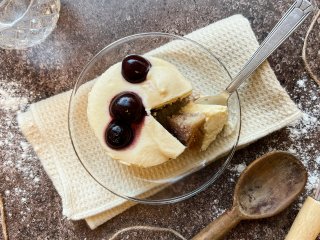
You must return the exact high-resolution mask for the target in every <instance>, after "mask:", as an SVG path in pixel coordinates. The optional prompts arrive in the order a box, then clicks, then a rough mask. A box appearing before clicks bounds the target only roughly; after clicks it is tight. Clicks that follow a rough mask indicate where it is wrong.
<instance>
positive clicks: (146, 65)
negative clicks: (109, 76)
mask: <svg viewBox="0 0 320 240" xmlns="http://www.w3.org/2000/svg"><path fill="white" fill-rule="evenodd" d="M150 68H151V63H150V62H149V61H148V60H147V59H145V58H144V57H142V56H140V55H128V56H127V57H125V58H124V59H123V60H122V68H121V73H122V76H123V77H124V79H125V80H127V81H128V82H130V83H141V82H143V81H144V80H146V78H147V74H148V72H149V70H150Z"/></svg>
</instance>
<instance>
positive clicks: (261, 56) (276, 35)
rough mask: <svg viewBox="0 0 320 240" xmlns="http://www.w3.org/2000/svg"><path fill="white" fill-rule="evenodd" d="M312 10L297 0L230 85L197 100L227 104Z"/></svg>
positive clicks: (306, 3)
mask: <svg viewBox="0 0 320 240" xmlns="http://www.w3.org/2000/svg"><path fill="white" fill-rule="evenodd" d="M312 10H313V6H312V4H311V3H310V2H309V1H307V0H297V1H296V2H295V3H294V4H293V5H292V6H291V7H290V8H289V10H288V11H287V12H286V14H285V15H284V16H283V17H282V18H281V19H280V21H279V22H278V23H277V25H276V26H275V27H274V28H273V29H272V31H271V32H270V33H269V35H268V36H267V37H266V39H265V40H264V41H263V43H261V45H260V47H259V48H258V49H257V51H256V52H255V53H254V54H253V55H252V57H251V58H250V59H249V61H248V62H247V63H246V64H245V65H244V66H243V68H242V70H241V71H240V72H239V73H238V75H237V76H236V77H235V78H234V79H233V81H232V82H231V83H230V84H229V86H228V87H227V88H226V89H225V90H224V91H222V92H221V93H220V94H218V95H215V96H206V97H201V98H199V99H197V100H196V101H195V102H196V103H199V104H216V105H225V106H227V104H228V99H229V97H230V95H231V94H232V93H233V92H234V91H236V90H237V89H238V87H239V86H240V85H241V84H242V83H243V82H244V81H245V80H246V79H247V78H248V77H249V76H250V75H251V74H252V73H253V72H254V71H255V70H256V69H257V68H258V67H259V66H260V64H261V63H262V62H263V61H264V60H266V59H267V57H269V56H270V54H271V53H273V51H274V50H275V49H277V48H278V47H279V46H280V44H281V43H283V42H284V40H286V39H287V38H288V37H289V36H290V34H291V33H292V32H294V31H295V30H296V28H297V27H298V26H299V25H300V24H301V23H302V22H303V21H304V20H305V19H306V17H307V16H308V15H309V14H310V12H311V11H312Z"/></svg>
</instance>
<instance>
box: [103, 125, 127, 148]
mask: <svg viewBox="0 0 320 240" xmlns="http://www.w3.org/2000/svg"><path fill="white" fill-rule="evenodd" d="M105 139H106V143H107V145H108V146H109V147H110V148H113V149H121V148H125V147H127V146H128V145H129V144H130V143H131V142H132V140H133V130H132V128H131V127H130V125H129V124H128V123H125V122H122V121H119V120H113V121H112V122H110V123H109V125H108V127H107V129H106V132H105Z"/></svg>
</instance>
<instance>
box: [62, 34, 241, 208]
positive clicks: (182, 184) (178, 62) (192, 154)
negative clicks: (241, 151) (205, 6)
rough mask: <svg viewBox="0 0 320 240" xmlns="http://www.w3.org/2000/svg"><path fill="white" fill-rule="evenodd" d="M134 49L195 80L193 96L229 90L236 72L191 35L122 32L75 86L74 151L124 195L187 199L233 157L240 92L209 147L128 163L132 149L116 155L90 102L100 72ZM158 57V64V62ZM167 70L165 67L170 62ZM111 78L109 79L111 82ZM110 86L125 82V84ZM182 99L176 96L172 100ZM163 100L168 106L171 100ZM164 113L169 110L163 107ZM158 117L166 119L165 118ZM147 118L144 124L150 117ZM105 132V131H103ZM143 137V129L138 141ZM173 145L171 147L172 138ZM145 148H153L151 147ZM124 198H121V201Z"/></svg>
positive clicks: (169, 200) (154, 199)
mask: <svg viewBox="0 0 320 240" xmlns="http://www.w3.org/2000/svg"><path fill="white" fill-rule="evenodd" d="M131 54H136V55H140V56H145V57H146V59H161V60H164V61H165V62H167V63H168V64H169V65H172V66H174V67H175V68H176V69H177V71H178V72H180V73H181V74H182V76H183V77H184V78H185V80H186V81H187V82H188V83H190V84H191V86H192V96H193V97H195V98H196V97H197V96H199V95H214V94H216V93H218V92H220V91H221V90H223V89H224V88H225V86H227V84H228V83H229V82H230V81H231V77H230V74H229V73H228V71H227V69H226V68H225V67H224V65H223V64H222V63H221V62H220V61H219V60H218V59H217V58H216V57H215V56H214V55H213V54H212V53H211V52H210V51H209V50H207V49H206V48H205V47H203V46H202V45H200V44H199V43H197V42H195V41H192V40H190V39H187V38H184V37H180V36H175V35H172V34H167V33H142V34H136V35H132V36H129V37H125V38H122V39H120V40H118V41H116V42H114V43H112V44H110V45H108V46H106V47H105V48H104V49H102V50H101V51H100V52H99V53H98V54H97V55H96V56H94V57H93V58H92V59H91V61H90V62H89V63H88V64H87V65H86V66H85V68H84V69H83V71H82V72H81V74H80V76H79V78H78V80H77V82H76V84H75V86H74V89H73V92H72V94H71V98H70V103H69V115H68V123H69V133H70V138H71V141H72V145H73V148H74V151H75V153H76V155H77V157H78V159H79V161H80V163H81V164H82V165H83V167H84V168H85V170H86V171H87V172H88V173H89V175H90V176H91V177H92V178H93V179H94V180H95V181H96V182H97V183H98V184H100V185H101V186H102V187H103V188H104V189H106V190H108V191H110V192H112V193H114V194H115V195H117V196H120V197H122V198H123V199H127V200H132V201H136V202H141V203H149V204H165V203H173V202H178V201H181V200H184V199H187V198H189V197H191V196H193V195H195V194H196V193H198V192H200V191H202V190H203V189H205V188H206V187H208V186H209V185H210V184H212V183H213V182H214V181H215V180H216V179H217V178H218V177H219V176H220V175H221V174H222V173H223V171H224V170H225V168H226V167H227V165H228V163H229V162H230V160H231V159H232V157H233V154H234V152H235V149H236V147H237V144H238V140H239V134H240V127H241V124H240V123H241V111H240V101H239V97H238V94H237V93H235V94H233V95H232V96H231V97H230V100H229V105H228V120H227V124H226V125H225V126H224V128H223V130H222V131H221V132H220V133H219V134H218V135H217V137H216V139H215V140H214V141H213V142H212V143H211V144H210V145H209V147H208V148H207V149H206V150H204V151H200V150H199V149H193V148H186V149H185V150H184V151H183V153H182V154H179V156H177V158H175V159H170V160H168V161H164V162H162V163H161V164H154V165H153V164H145V167H141V166H139V165H135V164H131V165H128V164H123V162H125V163H128V162H130V159H129V158H130V152H129V154H128V155H126V156H128V159H122V160H124V161H118V160H115V159H112V158H111V157H110V154H108V152H107V151H106V148H105V147H104V146H103V143H102V144H101V141H99V139H98V137H99V131H98V134H97V132H96V131H94V130H95V129H94V128H92V119H95V116H94V113H95V112H94V111H91V112H93V113H90V110H88V109H90V107H88V104H89V106H90V101H91V100H90V97H91V98H92V94H95V93H96V92H97V91H96V90H95V91H93V89H94V88H96V89H99V88H100V89H102V88H101V87H103V85H101V87H97V82H99V81H100V80H99V79H100V78H98V77H99V76H101V75H102V74H103V73H105V72H106V70H107V69H109V68H110V67H111V66H113V65H114V64H116V63H119V62H120V63H121V62H122V60H123V59H124V58H126V57H127V56H128V55H131ZM161 60H160V61H161ZM150 61H151V60H150ZM152 61H153V62H152V63H153V64H154V63H156V62H154V60H152ZM118 65H119V64H118ZM151 65H152V64H151ZM119 66H120V65H119ZM151 68H152V67H151ZM119 69H120V68H119ZM163 70H164V71H165V68H163ZM119 74H120V70H119V71H118V72H114V75H115V76H114V78H116V75H117V76H118V75H119ZM157 74H158V73H157ZM157 74H156V75H157ZM160 74H161V73H160ZM120 76H121V75H120ZM108 78H109V79H110V80H108V81H109V82H111V81H113V76H112V74H111V76H109V77H108ZM108 81H107V80H106V83H107V84H108V83H109V82H108ZM172 81H175V80H174V79H173V80H172ZM175 83H176V82H175ZM168 84H169V85H168ZM181 84H182V83H181ZM120 85H121V84H120ZM160 85H161V84H160ZM110 86H117V87H119V84H115V85H112V84H111V85H110ZM126 86H130V85H123V87H120V89H121V91H122V92H127V93H128V92H129V93H130V92H131V89H126ZM166 86H167V90H168V91H171V92H172V94H175V92H177V91H178V90H176V89H179V86H175V85H174V83H172V87H171V85H170V81H168V83H166ZM174 86H175V87H174ZM111 88H112V89H111ZM103 91H104V92H106V95H108V94H110V92H112V91H114V87H109V88H108V87H106V88H105V89H103ZM146 94H148V92H147V93H146ZM151 95H152V94H151ZM88 96H90V97H88ZM177 96H178V95H177ZM179 96H180V95H179ZM179 96H178V97H179ZM88 99H89V100H90V101H88ZM158 99H160V98H158ZM175 100H176V99H175ZM103 101H104V100H103ZM143 101H145V98H143ZM91 102H92V101H91ZM163 102H165V99H164V100H163ZM176 103H177V101H172V102H171V105H174V104H176ZM163 106H164V108H166V106H167V104H163ZM163 106H161V107H163ZM158 109H159V108H157V109H156V110H158ZM108 110H109V111H110V109H109V106H108V103H107V102H106V103H105V112H106V114H107V112H108ZM149 110H151V111H147V112H146V117H145V118H146V119H153V120H154V119H157V114H158V112H157V111H156V110H155V109H152V108H151V109H149ZM89 113H90V114H91V115H90V114H89ZM163 114H168V113H166V111H163V112H162V115H163ZM171 115H172V113H170V116H171ZM88 116H89V117H88ZM168 117H169V116H168ZM90 118H91V120H90ZM97 118H99V116H98V115H97ZM157 120H159V122H161V119H160V118H159V119H157ZM141 122H142V123H141V124H142V126H143V124H146V122H147V120H145V121H141ZM177 123H178V124H176V126H178V125H179V122H177ZM161 124H162V125H160V124H158V125H159V126H164V127H165V125H164V124H163V123H161ZM158 125H157V126H158ZM163 129H164V128H163ZM164 131H165V132H166V130H164ZM103 134H104V133H103V132H102V131H101V136H102V135H103ZM166 134H167V135H170V134H169V133H166ZM97 136H98V137H97ZM157 136H158V137H160V135H155V137H156V138H157ZM141 138H143V135H142V136H140V137H139V138H137V140H136V141H139V139H141ZM172 138H174V137H172ZM148 141H149V140H148ZM155 141H157V139H155ZM161 141H163V140H161ZM177 142H179V141H178V140H177ZM168 147H169V148H170V147H171V146H170V144H169V146H168ZM172 150H174V149H172ZM117 151H122V149H119V150H115V152H116V153H117ZM145 152H148V149H146V151H145ZM169 152H170V149H169ZM142 153H143V151H142ZM132 156H133V155H132ZM138 156H139V155H138ZM146 156H147V158H148V157H149V156H150V161H152V159H153V158H156V156H152V154H151V153H150V154H148V153H147V154H145V156H144V158H145V157H146ZM217 159H218V160H217ZM126 160H128V161H126ZM120 202H121V201H120V200H119V201H118V202H117V203H115V204H119V203H120Z"/></svg>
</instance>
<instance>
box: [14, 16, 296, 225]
mask: <svg viewBox="0 0 320 240" xmlns="http://www.w3.org/2000/svg"><path fill="white" fill-rule="evenodd" d="M186 37H188V38H190V39H192V40H195V41H197V42H199V43H200V44H202V45H204V46H206V47H207V48H208V49H209V50H211V51H212V53H213V54H214V55H215V56H217V57H218V58H219V59H220V60H221V61H222V62H223V63H224V65H225V66H226V68H227V69H228V71H229V72H230V74H231V75H232V76H234V75H236V74H237V73H238V72H239V70H240V69H241V67H242V66H243V65H244V63H245V62H246V61H247V60H248V59H249V57H250V56H251V55H252V54H253V52H254V51H255V50H256V49H257V48H258V46H259V45H258V42H257V40H256V38H255V35H254V33H253V32H252V29H251V27H250V24H249V22H248V20H247V19H246V18H244V17H243V16H241V15H234V16H232V17H229V18H226V19H224V20H221V21H218V22H216V23H213V24H211V25H209V26H207V27H205V28H202V29H199V30H197V31H195V32H192V33H190V34H188V35H187V36H186ZM175 47H177V46H176V45H174V44H172V45H170V44H169V45H167V47H164V49H165V51H162V52H161V51H160V52H161V54H164V55H165V54H166V52H168V50H172V51H175V49H171V48H175ZM155 51H157V50H155ZM179 51H181V49H180V50H179ZM225 81H226V82H222V83H221V82H220V83H219V84H222V85H223V86H226V85H227V84H228V82H227V81H228V79H225ZM70 94H71V92H70V91H68V92H65V93H61V94H59V95H56V96H53V97H51V98H49V99H46V100H42V101H40V102H37V103H34V104H31V106H30V107H29V109H28V110H27V111H26V112H24V113H20V114H19V115H18V123H19V126H20V128H21V130H22V132H23V134H24V135H25V137H26V138H27V140H28V141H29V142H30V143H31V144H32V146H33V148H34V150H35V152H36V153H37V155H38V156H39V159H40V161H41V163H42V165H43V167H44V169H45V171H46V172H47V174H48V175H49V177H50V179H51V180H52V182H53V184H54V186H55V188H56V189H57V191H58V193H59V195H60V196H61V199H62V204H63V214H64V215H66V216H67V217H68V218H70V219H72V220H79V219H85V220H86V221H87V223H88V225H89V227H90V228H91V229H94V228H96V227H97V226H99V225H101V224H102V223H104V222H106V221H108V220H109V219H111V218H112V217H114V216H116V215H118V214H120V213H121V212H123V211H124V210H126V209H128V208H129V207H131V206H133V205H134V204H135V203H133V202H128V201H126V200H124V199H122V198H119V197H117V196H115V195H113V194H112V193H110V192H108V191H107V190H105V189H104V188H102V187H101V186H100V185H99V184H97V183H96V182H95V181H94V180H93V179H92V178H91V177H90V176H89V174H88V173H87V172H86V171H85V170H84V169H83V166H82V165H81V163H80V162H79V160H78V159H77V156H76V154H75V152H74V150H73V147H72V144H71V142H70V138H69V133H68V102H69V98H70ZM239 94H240V99H241V105H242V129H241V135H240V141H239V146H240V147H241V146H245V145H247V144H249V143H251V142H253V141H255V140H257V139H259V138H261V137H264V136H266V135H267V134H269V133H271V132H274V131H276V130H278V129H280V128H282V127H284V126H286V125H287V124H289V123H291V122H292V121H294V120H296V119H298V118H299V117H300V116H301V112H300V111H299V109H298V108H297V107H296V106H295V104H294V103H293V102H292V101H291V99H290V97H289V96H288V94H287V93H286V91H285V90H284V89H283V88H282V87H281V85H280V84H279V82H278V80H277V78H276V76H275V74H274V72H273V71H272V69H271V68H270V66H269V64H268V62H265V63H263V64H262V65H261V66H260V67H259V69H258V70H257V71H256V72H255V74H254V75H252V77H251V78H250V80H248V83H247V84H245V85H244V86H242V87H241V89H240V91H239ZM48 112H50V116H48V114H47V113H48ZM86 127H88V126H86ZM224 151H225V149H223V150H221V152H220V155H221V153H223V152H224ZM215 156H216V157H217V155H215ZM174 164H175V163H174V161H172V163H171V165H172V166H173V167H174ZM108 167H112V168H114V171H115V174H118V173H117V171H119V169H118V168H117V165H110V166H108ZM119 174H122V173H119ZM109 177H110V176H109ZM127 180H128V179H126V181H127ZM139 189H140V190H141V192H140V193H142V192H145V191H149V194H151V193H150V190H152V188H151V187H149V186H141V185H139Z"/></svg>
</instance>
